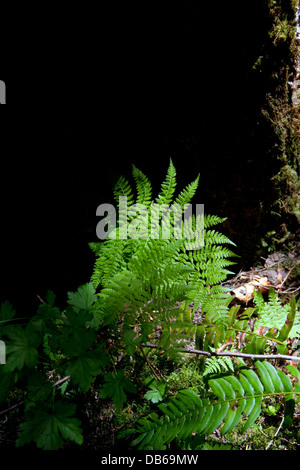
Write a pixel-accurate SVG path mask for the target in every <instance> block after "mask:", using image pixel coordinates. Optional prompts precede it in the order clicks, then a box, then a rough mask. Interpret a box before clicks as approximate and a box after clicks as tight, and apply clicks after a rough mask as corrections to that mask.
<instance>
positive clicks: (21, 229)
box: [0, 0, 268, 315]
mask: <svg viewBox="0 0 300 470" xmlns="http://www.w3.org/2000/svg"><path fill="white" fill-rule="evenodd" d="M108 3H109V5H105V6H102V3H101V6H100V9H98V10H96V9H94V7H91V6H88V5H87V6H86V7H78V9H76V8H77V7H74V6H72V7H70V8H69V9H66V11H62V9H61V7H56V6H53V7H52V8H51V9H50V8H49V10H48V11H46V12H45V11H40V12H39V11H35V12H34V13H35V18H37V19H36V21H35V20H33V24H32V23H25V24H24V23H23V25H22V29H21V30H20V31H21V32H20V33H19V35H18V39H17V41H12V35H9V33H7V36H6V43H7V44H8V46H9V47H8V48H7V50H6V53H5V52H4V55H3V60H2V65H3V67H2V68H1V73H2V75H1V77H0V78H1V79H3V80H5V81H6V85H7V104H8V106H6V107H5V108H4V110H3V109H2V110H1V111H2V116H1V119H2V122H1V142H2V143H1V278H2V280H1V301H2V300H5V299H9V300H10V302H11V303H12V304H13V305H14V306H15V307H16V308H17V309H18V312H19V314H20V315H21V314H26V315H27V314H31V313H34V311H35V309H36V306H37V305H38V303H39V299H38V298H37V295H39V296H40V297H42V298H44V297H45V294H46V292H47V290H48V289H52V290H54V291H55V293H56V294H57V298H58V302H59V303H61V304H64V302H65V300H66V293H67V291H68V290H75V289H76V288H77V287H78V286H79V285H80V284H82V283H85V282H88V281H89V277H90V275H91V271H92V267H93V262H94V258H93V255H92V252H91V251H90V249H89V247H88V246H87V242H88V241H92V240H95V228H96V223H97V219H96V215H95V213H96V208H97V206H98V205H99V204H100V203H102V202H110V201H111V198H112V185H113V183H114V182H115V181H116V179H117V177H118V176H119V175H121V174H124V175H126V176H127V177H128V178H130V175H131V164H132V163H134V164H135V165H136V166H137V167H138V168H140V169H141V170H142V171H144V172H145V173H146V174H147V175H148V176H149V178H150V179H151V181H152V182H153V186H154V189H155V191H158V189H159V186H160V183H161V181H162V179H163V178H164V176H165V174H166V171H167V168H168V165H169V159H170V157H171V158H172V160H173V162H174V164H175V166H176V169H177V172H178V189H182V187H183V186H184V185H186V184H188V183H190V182H191V181H192V180H194V179H195V178H196V176H197V174H198V173H199V172H200V175H201V176H200V185H199V191H198V193H197V198H196V199H197V200H196V199H195V202H199V203H204V204H205V211H206V212H207V213H213V214H217V215H220V216H227V217H228V218H229V222H228V223H227V225H226V224H225V226H224V229H223V228H222V227H219V229H220V230H221V231H223V232H225V233H227V234H229V235H230V236H231V238H232V239H233V241H234V242H235V243H236V244H237V245H238V247H237V249H236V251H237V253H238V254H240V255H241V256H242V260H241V261H240V262H239V265H238V266H237V267H236V270H237V269H238V268H239V267H241V266H242V267H244V268H247V267H248V265H249V263H251V261H252V259H253V252H252V251H251V250H252V248H251V247H252V245H253V244H255V242H256V240H255V237H256V232H255V230H256V229H255V227H254V226H253V227H254V228H253V231H252V230H251V229H249V230H247V234H248V235H247V236H248V239H247V237H245V231H243V226H244V225H245V223H249V218H248V219H247V215H249V216H250V219H251V207H252V206H257V204H258V203H259V197H260V196H259V188H260V187H261V178H262V176H263V175H262V174H261V172H260V162H261V160H262V158H263V145H264V140H263V139H264V138H263V131H262V130H261V129H259V128H257V116H258V113H259V110H260V107H261V100H262V97H263V96H264V93H265V89H266V87H267V78H266V77H265V76H262V75H259V74H257V73H255V72H254V71H253V69H252V66H253V64H254V63H255V61H256V59H257V57H258V56H259V55H260V50H261V44H262V42H263V40H264V38H265V35H266V34H267V21H268V20H267V17H266V7H265V5H264V3H265V2H261V1H257V2H256V1H252V2H240V1H232V2H221V1H216V2H209V5H205V6H204V5H203V2H202V1H200V0H199V1H191V0H185V1H182V2H176V3H173V2H157V3H155V2H139V3H138V2H136V3H135V2H132V3H131V2H126V5H124V3H123V4H121V3H120V4H118V3H115V2H108ZM128 3H129V5H128ZM245 3H247V5H245ZM26 14H27V15H28V11H27V12H26ZM36 15H38V16H36ZM18 18H19V19H18V21H19V22H17V20H16V25H15V28H16V30H17V29H18V26H19V24H20V25H21V24H22V12H21V11H19V17H18ZM264 176H265V175H264ZM244 188H246V190H245V189H244ZM249 208H250V214H248V213H247V210H248V212H249ZM245 217H246V219H247V220H248V222H245V220H246V219H245ZM230 220H232V222H230ZM251 223H252V222H251V220H250V223H249V226H250V227H251ZM230 224H231V225H230ZM248 247H249V248H248ZM246 255H247V256H246Z"/></svg>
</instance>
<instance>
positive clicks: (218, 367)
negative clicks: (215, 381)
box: [203, 356, 234, 377]
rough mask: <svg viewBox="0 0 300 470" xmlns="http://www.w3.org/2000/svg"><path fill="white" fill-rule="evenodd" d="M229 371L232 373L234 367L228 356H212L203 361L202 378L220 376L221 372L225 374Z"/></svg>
mask: <svg viewBox="0 0 300 470" xmlns="http://www.w3.org/2000/svg"><path fill="white" fill-rule="evenodd" d="M228 370H231V371H232V372H234V366H233V362H232V359H231V358H230V357H228V356H224V357H216V356H212V357H210V358H207V359H206V361H205V369H204V372H203V377H204V376H205V375H212V374H218V373H219V374H220V373H221V372H227V371H228Z"/></svg>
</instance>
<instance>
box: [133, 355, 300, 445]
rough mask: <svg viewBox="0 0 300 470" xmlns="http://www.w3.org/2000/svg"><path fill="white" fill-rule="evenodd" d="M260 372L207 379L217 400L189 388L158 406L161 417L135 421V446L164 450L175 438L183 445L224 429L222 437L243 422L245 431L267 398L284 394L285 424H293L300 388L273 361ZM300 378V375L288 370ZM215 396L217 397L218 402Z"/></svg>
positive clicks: (243, 370) (262, 365)
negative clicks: (193, 437)
mask: <svg viewBox="0 0 300 470" xmlns="http://www.w3.org/2000/svg"><path fill="white" fill-rule="evenodd" d="M255 366H256V369H257V370H258V373H257V372H256V371H254V370H253V369H250V368H246V367H242V368H240V369H239V373H238V375H237V376H236V375H233V374H230V375H229V374H225V375H224V374H223V375H222V376H221V377H218V376H216V377H215V378H211V379H210V380H209V381H208V384H209V386H210V388H211V389H212V391H213V393H214V395H215V396H214V398H213V399H208V398H206V399H201V398H199V396H198V395H197V394H196V393H195V392H194V391H192V390H189V389H185V390H181V391H179V392H178V393H177V395H176V396H175V397H172V398H170V399H169V400H167V401H166V402H165V403H162V404H160V405H158V409H159V410H160V412H161V414H162V416H161V417H159V415H158V414H157V413H151V414H150V415H149V416H147V417H144V418H141V419H140V420H139V421H138V422H137V427H136V429H135V432H136V434H137V435H138V437H137V438H136V439H135V440H134V441H133V442H132V446H138V448H139V449H143V450H145V449H146V450H149V449H155V450H165V449H166V446H167V445H168V444H169V443H171V442H172V441H173V440H174V439H176V440H177V441H178V442H180V441H185V440H186V439H187V438H188V436H190V435H191V434H192V433H197V434H198V435H209V434H211V433H213V432H214V431H215V430H216V429H217V428H219V427H220V426H222V427H221V435H225V434H226V433H227V432H229V431H231V430H232V429H234V428H235V427H236V426H237V424H238V423H239V422H240V421H241V419H243V420H244V427H243V432H245V431H246V430H247V429H248V428H249V427H250V426H251V425H252V424H253V423H254V422H255V420H256V419H257V417H258V416H259V414H260V412H261V402H262V400H263V398H265V397H268V396H276V395H279V394H280V395H282V396H284V397H285V401H286V403H287V406H286V414H285V421H284V423H283V426H286V425H288V424H289V423H290V419H291V415H292V414H293V408H294V405H295V401H296V400H299V397H298V395H300V386H299V383H298V382H297V384H296V386H294V387H293V384H292V381H291V380H290V378H289V376H288V375H285V374H284V373H283V372H282V371H281V370H280V369H278V370H277V369H276V368H275V367H274V366H272V365H271V364H270V363H269V362H266V361H263V362H259V361H257V362H256V363H255ZM288 368H289V370H290V372H291V373H292V374H293V375H294V376H295V377H297V378H298V377H299V371H297V369H295V368H294V369H293V368H292V367H291V366H288ZM215 397H217V399H216V398H215Z"/></svg>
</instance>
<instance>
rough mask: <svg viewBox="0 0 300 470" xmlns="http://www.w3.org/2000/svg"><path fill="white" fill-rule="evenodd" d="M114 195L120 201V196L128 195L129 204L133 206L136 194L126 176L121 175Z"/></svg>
mask: <svg viewBox="0 0 300 470" xmlns="http://www.w3.org/2000/svg"><path fill="white" fill-rule="evenodd" d="M113 193H114V197H115V200H116V202H117V203H118V202H119V197H120V196H122V197H127V206H131V205H132V204H133V203H134V196H133V192H132V188H131V186H130V183H129V182H128V181H127V179H126V178H124V176H120V178H119V179H118V181H117V183H116V184H115V186H114V189H113Z"/></svg>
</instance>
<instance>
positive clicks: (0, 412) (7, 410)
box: [0, 401, 24, 415]
mask: <svg viewBox="0 0 300 470" xmlns="http://www.w3.org/2000/svg"><path fill="white" fill-rule="evenodd" d="M23 403H24V401H20V402H19V403H17V404H16V405H13V406H11V407H9V408H7V409H6V410H3V411H0V415H4V414H5V413H8V412H9V411H12V410H14V409H15V408H17V407H18V406H21V405H23Z"/></svg>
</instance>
